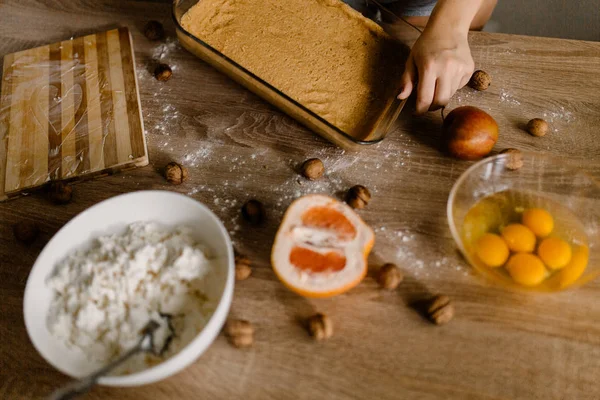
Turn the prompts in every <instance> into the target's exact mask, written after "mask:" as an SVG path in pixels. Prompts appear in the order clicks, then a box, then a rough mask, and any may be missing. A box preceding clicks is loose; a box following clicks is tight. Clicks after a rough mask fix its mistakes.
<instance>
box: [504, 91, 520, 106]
mask: <svg viewBox="0 0 600 400" xmlns="http://www.w3.org/2000/svg"><path fill="white" fill-rule="evenodd" d="M500 102H501V103H507V104H509V105H511V106H520V105H521V102H520V101H519V100H517V99H515V97H514V96H513V95H512V94H511V93H510V92H508V91H507V90H505V89H501V90H500Z"/></svg>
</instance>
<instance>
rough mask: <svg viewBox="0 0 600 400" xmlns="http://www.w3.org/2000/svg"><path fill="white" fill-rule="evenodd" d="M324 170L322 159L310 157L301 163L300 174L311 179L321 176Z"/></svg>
mask: <svg viewBox="0 0 600 400" xmlns="http://www.w3.org/2000/svg"><path fill="white" fill-rule="evenodd" d="M324 172H325V166H324V165H323V161H321V160H319V159H318V158H311V159H309V160H306V161H305V162H304V164H302V175H304V177H305V178H307V179H310V180H311V181H314V180H316V179H319V178H320V177H322V176H323V173H324Z"/></svg>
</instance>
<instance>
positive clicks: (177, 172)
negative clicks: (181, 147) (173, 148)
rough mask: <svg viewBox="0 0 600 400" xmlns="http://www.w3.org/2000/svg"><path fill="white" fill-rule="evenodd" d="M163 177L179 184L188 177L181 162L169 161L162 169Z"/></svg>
mask: <svg viewBox="0 0 600 400" xmlns="http://www.w3.org/2000/svg"><path fill="white" fill-rule="evenodd" d="M164 173H165V179H166V180H167V181H168V182H169V183H172V184H173V185H180V184H181V183H183V182H184V181H185V180H187V178H188V170H187V168H186V167H184V166H183V165H181V164H178V163H176V162H170V163H168V164H167V166H166V167H165V170H164Z"/></svg>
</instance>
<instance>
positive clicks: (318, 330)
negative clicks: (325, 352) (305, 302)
mask: <svg viewBox="0 0 600 400" xmlns="http://www.w3.org/2000/svg"><path fill="white" fill-rule="evenodd" d="M308 332H309V333H310V335H311V336H312V337H313V338H314V339H315V340H323V339H329V338H330V337H331V336H332V335H333V323H332V322H331V320H330V319H329V317H328V316H327V315H325V314H321V313H317V314H315V315H313V316H312V317H310V318H309V319H308Z"/></svg>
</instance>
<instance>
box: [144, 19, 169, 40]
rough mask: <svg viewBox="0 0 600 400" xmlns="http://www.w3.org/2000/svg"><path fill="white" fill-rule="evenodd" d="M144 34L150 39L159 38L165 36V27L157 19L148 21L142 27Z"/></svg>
mask: <svg viewBox="0 0 600 400" xmlns="http://www.w3.org/2000/svg"><path fill="white" fill-rule="evenodd" d="M144 36H146V37H147V38H148V39H150V40H161V39H163V38H164V37H165V28H163V26H162V24H161V23H160V22H158V21H150V22H148V23H147V24H146V26H145V27H144Z"/></svg>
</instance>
